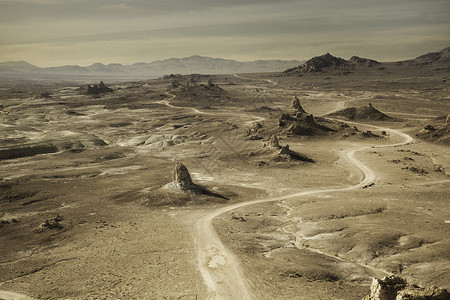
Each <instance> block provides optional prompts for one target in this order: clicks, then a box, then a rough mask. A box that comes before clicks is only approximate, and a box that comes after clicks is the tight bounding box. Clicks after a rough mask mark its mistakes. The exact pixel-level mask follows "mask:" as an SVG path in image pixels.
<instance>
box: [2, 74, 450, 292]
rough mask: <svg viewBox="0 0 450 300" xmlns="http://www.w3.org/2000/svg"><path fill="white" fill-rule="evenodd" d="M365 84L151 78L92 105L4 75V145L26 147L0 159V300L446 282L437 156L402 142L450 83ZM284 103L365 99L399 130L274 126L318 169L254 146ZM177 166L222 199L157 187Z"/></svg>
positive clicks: (443, 189)
mask: <svg viewBox="0 0 450 300" xmlns="http://www.w3.org/2000/svg"><path fill="white" fill-rule="evenodd" d="M366 77H367V78H364V77H362V76H355V77H353V78H348V77H345V76H326V75H324V74H323V75H311V76H304V77H300V78H292V77H279V76H278V75H276V74H237V75H221V76H213V77H211V78H212V80H213V82H214V83H216V84H217V85H218V87H220V89H216V87H213V88H207V89H203V88H198V89H197V87H196V89H197V90H194V91H192V90H188V91H187V92H186V91H185V90H182V89H180V88H178V89H177V88H173V87H172V86H171V82H172V80H173V79H166V80H162V79H158V80H151V81H146V82H133V83H120V84H116V85H115V84H109V85H110V86H111V87H113V88H114V90H115V91H114V93H112V94H106V95H102V96H101V97H99V98H96V97H92V96H87V95H82V94H81V93H80V91H78V90H77V88H78V87H77V85H76V84H71V85H70V86H67V85H66V86H61V85H60V84H58V85H56V84H54V85H51V84H49V85H45V86H41V85H37V84H36V85H31V84H29V83H26V82H25V83H20V84H17V85H12V84H11V83H8V84H9V85H6V86H5V87H2V88H3V89H2V107H1V108H2V111H1V112H2V114H1V115H0V117H1V126H2V127H1V130H2V134H3V139H2V142H1V144H0V146H1V149H0V150H2V151H3V152H1V153H3V154H2V155H11V153H19V152H20V151H22V152H20V153H26V155H24V156H23V157H15V158H8V159H3V160H0V178H1V181H0V195H1V197H0V209H1V210H0V219H1V221H2V224H1V227H0V233H1V234H0V239H1V241H0V244H1V245H4V246H2V247H1V248H0V253H1V255H0V258H1V261H0V299H252V298H253V299H360V298H361V297H363V296H364V295H365V294H367V293H368V285H369V284H370V281H371V278H372V277H381V276H384V275H386V274H392V273H393V274H399V275H400V276H402V277H404V278H406V279H407V280H408V281H409V282H412V283H417V284H420V285H437V286H440V287H444V288H450V286H449V285H448V283H449V282H450V280H449V278H450V263H449V258H450V253H449V250H448V249H450V248H449V244H450V238H449V234H448V232H449V231H448V229H449V226H450V214H449V209H448V208H449V206H448V199H447V198H448V194H449V191H450V188H449V182H450V177H449V170H450V166H449V165H450V155H449V153H450V152H449V151H448V145H443V144H436V143H428V142H424V141H421V140H418V139H416V138H415V135H414V134H415V132H416V130H418V128H419V129H420V127H421V126H423V125H424V124H426V123H427V122H429V121H430V120H431V119H432V118H435V117H437V116H441V115H444V114H446V113H448V110H449V101H450V98H449V93H448V84H446V83H443V82H442V75H441V74H440V73H436V74H434V73H432V74H424V75H423V76H422V77H420V76H416V75H414V76H411V77H410V78H405V77H404V75H403V74H402V75H401V76H400V75H398V74H391V75H387V74H384V76H382V78H376V77H374V75H373V74H367V76H366ZM208 79H209V77H206V76H205V77H200V78H195V81H196V82H197V83H202V84H205V86H206V82H207V81H208ZM177 80H178V81H180V82H181V83H183V81H184V80H188V79H186V78H178V79H177ZM191 81H193V79H191ZM394 83H396V84H394ZM43 91H50V92H51V98H42V97H41V96H40V94H41V92H43ZM19 92H20V93H19ZM294 95H297V96H298V97H299V98H300V101H301V103H302V106H303V107H304V109H305V110H306V111H308V112H310V113H313V114H314V115H315V116H319V115H325V114H327V113H329V112H332V111H335V110H339V109H341V108H343V107H347V106H350V105H356V106H358V105H365V104H367V103H369V102H371V103H372V104H373V105H375V106H376V107H377V108H379V109H380V110H381V111H383V112H386V113H388V114H389V115H391V116H393V117H396V118H401V119H402V120H400V121H396V122H373V121H372V122H370V121H354V123H349V125H350V126H357V127H358V128H359V130H361V131H363V130H371V131H372V132H374V133H375V134H379V135H380V136H381V131H386V135H384V136H382V137H381V138H362V137H361V136H359V135H358V136H354V137H350V138H344V137H343V135H342V133H340V132H337V133H335V134H327V135H324V136H314V137H308V136H291V135H286V134H283V133H282V134H281V135H280V136H279V137H280V143H281V144H282V145H285V144H289V145H290V148H291V149H292V150H294V151H297V152H299V153H302V154H304V155H305V156H307V157H310V158H312V159H313V160H314V161H315V163H309V162H301V161H289V160H280V159H276V155H275V150H273V149H270V148H268V147H264V144H265V143H267V140H268V138H269V135H270V133H271V132H273V131H274V130H276V128H277V119H278V117H279V115H280V114H281V112H282V111H286V110H288V107H289V103H290V99H291V97H292V96H294ZM267 107H269V108H270V109H267ZM255 122H259V123H260V124H261V125H262V126H263V127H262V128H263V129H262V130H261V137H262V139H260V140H259V139H250V138H249V130H251V128H252V127H253V126H254V124H255ZM24 146H27V147H28V148H26V147H25V148H26V149H24V150H20V151H18V150H17V149H19V148H20V149H22V148H24ZM30 147H31V148H32V149H33V150H30ZM8 149H9V150H10V151H9V152H8ZM11 149H16V150H14V151H12V152H11ZM175 162H183V163H184V164H185V165H186V166H187V167H188V169H189V170H190V172H191V175H192V177H193V180H194V182H195V183H197V184H200V185H202V186H205V187H207V188H208V189H209V190H211V191H213V192H215V193H217V194H221V195H223V196H225V197H226V199H224V198H217V197H209V196H204V195H195V194H190V193H182V192H180V193H170V192H167V191H166V190H164V189H162V188H161V187H162V186H164V185H165V184H166V183H168V182H170V181H171V180H172V174H171V172H172V169H173V167H174V165H175ZM58 216H59V218H57V217H58ZM54 218H57V219H58V220H59V221H58V224H59V225H58V228H53V229H49V228H41V226H40V225H41V224H42V223H43V222H44V220H46V219H47V220H52V219H54Z"/></svg>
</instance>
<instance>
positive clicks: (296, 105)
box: [291, 96, 306, 114]
mask: <svg viewBox="0 0 450 300" xmlns="http://www.w3.org/2000/svg"><path fill="white" fill-rule="evenodd" d="M291 110H295V111H297V112H299V113H302V114H306V111H305V110H304V109H303V107H302V105H301V104H300V100H299V99H298V98H297V96H294V98H292V101H291Z"/></svg>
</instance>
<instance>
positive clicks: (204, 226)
mask: <svg viewBox="0 0 450 300" xmlns="http://www.w3.org/2000/svg"><path fill="white" fill-rule="evenodd" d="M234 76H236V77H239V78H242V79H250V78H244V77H240V76H238V75H234ZM272 83H273V82H272ZM348 123H352V124H355V125H357V124H358V123H354V122H348ZM358 125H365V126H368V125H366V124H358ZM370 127H372V128H374V129H377V130H384V131H386V132H388V133H389V134H391V136H398V137H399V138H400V139H401V142H398V143H394V144H390V145H383V146H375V147H372V146H361V147H356V148H349V149H346V150H344V151H342V152H341V153H340V156H341V157H342V158H343V159H345V160H346V161H347V163H348V164H349V165H350V167H352V168H356V169H357V170H358V171H359V172H360V174H361V175H360V176H361V179H360V181H359V182H358V183H356V184H354V185H351V186H348V187H340V188H335V187H329V188H327V187H324V188H320V189H311V190H304V191H299V192H296V193H292V194H287V195H283V196H277V197H269V198H264V199H257V200H252V201H246V202H240V203H236V204H232V205H228V206H224V207H220V208H217V209H215V210H213V211H207V212H203V213H202V214H201V215H200V216H199V217H198V219H197V220H196V222H195V224H194V226H193V235H194V242H195V249H196V256H197V268H198V270H199V271H200V273H201V275H202V277H203V280H204V283H205V285H206V287H207V291H208V295H207V299H254V298H255V296H254V294H253V293H252V287H251V285H250V283H249V282H248V281H247V280H246V278H245V276H244V274H243V270H242V267H241V265H240V263H239V259H237V258H236V256H235V255H234V254H233V253H231V252H230V251H229V250H228V249H227V248H226V247H225V246H224V245H223V243H222V242H221V241H220V238H219V237H218V235H217V232H216V230H215V229H214V227H213V225H212V220H213V219H214V218H215V217H218V216H219V215H221V214H223V213H226V212H229V211H232V210H234V209H237V208H241V207H244V206H248V205H252V204H257V203H265V202H275V201H281V200H287V199H292V198H297V197H302V196H306V195H313V194H320V193H333V192H342V191H349V190H355V189H358V188H362V187H363V186H366V185H369V184H371V183H373V182H374V181H375V179H376V174H375V172H374V171H373V170H372V169H371V168H370V167H368V166H367V165H365V164H364V163H363V162H361V161H360V160H358V159H357V158H355V154H356V153H357V152H359V151H363V150H366V149H369V148H385V147H396V146H401V145H406V144H409V143H411V142H412V141H413V138H412V137H411V136H409V135H407V134H405V133H402V132H400V131H397V130H394V129H390V128H384V127H379V126H372V125H371V126H370ZM310 250H311V251H315V250H314V249H310ZM316 252H318V253H321V254H324V255H327V254H326V253H322V252H321V251H319V250H317V251H316ZM333 257H334V258H336V259H339V260H342V258H339V257H335V256H333ZM358 265H360V264H358ZM360 266H363V267H366V268H368V269H371V270H372V271H375V272H378V273H380V274H389V273H388V272H385V271H383V270H379V269H376V268H372V267H368V266H365V265H360Z"/></svg>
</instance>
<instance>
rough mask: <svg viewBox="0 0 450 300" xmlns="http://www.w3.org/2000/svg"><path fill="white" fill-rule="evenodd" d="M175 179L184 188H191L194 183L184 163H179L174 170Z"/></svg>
mask: <svg viewBox="0 0 450 300" xmlns="http://www.w3.org/2000/svg"><path fill="white" fill-rule="evenodd" d="M173 181H174V182H175V183H176V184H177V185H178V186H180V187H181V188H182V189H188V188H190V187H191V186H192V185H193V183H192V179H191V175H190V174H189V171H188V169H187V168H186V166H185V165H183V164H182V163H177V165H176V166H175V170H174V172H173Z"/></svg>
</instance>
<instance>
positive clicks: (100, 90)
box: [87, 81, 113, 95]
mask: <svg viewBox="0 0 450 300" xmlns="http://www.w3.org/2000/svg"><path fill="white" fill-rule="evenodd" d="M112 92H113V89H111V88H109V87H107V86H106V85H105V84H104V83H103V81H100V83H99V84H98V85H97V84H94V85H92V86H91V85H88V86H87V94H88V95H98V94H104V93H112Z"/></svg>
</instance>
